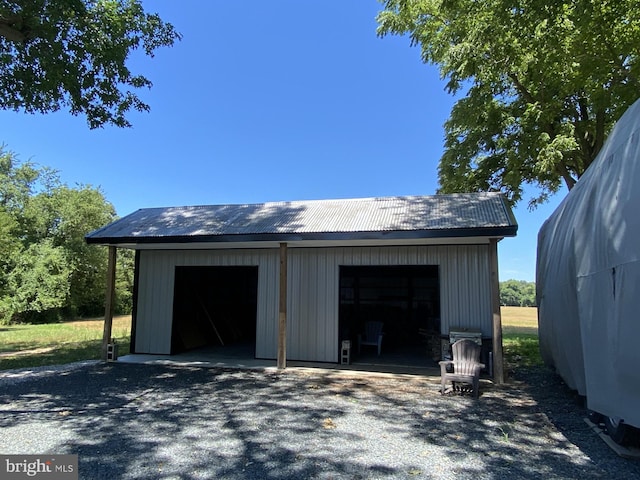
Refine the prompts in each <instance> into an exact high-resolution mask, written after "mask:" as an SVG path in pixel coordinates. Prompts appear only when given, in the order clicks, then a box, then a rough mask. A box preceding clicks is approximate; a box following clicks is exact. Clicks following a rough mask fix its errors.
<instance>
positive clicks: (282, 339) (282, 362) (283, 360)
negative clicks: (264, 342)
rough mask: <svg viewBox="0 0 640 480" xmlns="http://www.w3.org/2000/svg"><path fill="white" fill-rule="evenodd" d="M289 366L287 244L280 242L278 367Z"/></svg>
mask: <svg viewBox="0 0 640 480" xmlns="http://www.w3.org/2000/svg"><path fill="white" fill-rule="evenodd" d="M286 367H287V244H286V243H281V244H280V308H279V314H278V368H279V369H283V368H286Z"/></svg>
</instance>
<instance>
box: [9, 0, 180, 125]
mask: <svg viewBox="0 0 640 480" xmlns="http://www.w3.org/2000/svg"><path fill="white" fill-rule="evenodd" d="M179 38H180V34H178V33H177V32H176V31H175V29H174V27H173V26H172V25H171V24H169V23H165V22H163V21H162V20H161V19H160V17H159V16H158V15H157V14H148V13H145V11H144V9H143V8H142V3H141V1H140V0H56V1H48V0H8V1H3V2H2V3H0V108H4V109H13V110H16V111H18V110H24V111H25V112H29V113H34V112H40V113H47V112H53V111H56V110H59V109H60V108H61V107H68V108H69V110H70V111H71V113H73V114H74V115H77V114H81V113H82V114H84V115H86V117H87V122H88V124H89V126H90V127H91V128H96V127H100V126H103V125H104V124H113V125H116V126H118V127H124V126H130V123H129V121H128V120H127V119H126V117H125V115H126V113H127V112H128V111H130V110H131V109H132V108H133V109H134V110H138V111H147V110H149V106H148V105H147V104H145V103H144V102H143V101H142V100H140V98H138V96H137V95H136V94H135V93H133V92H132V91H131V90H130V89H140V88H143V87H146V88H149V87H151V81H150V80H149V79H148V78H146V77H144V76H142V75H136V74H133V73H132V72H131V71H130V70H129V68H128V67H127V62H126V61H127V59H128V58H129V57H130V55H131V53H132V52H133V51H135V50H136V49H138V48H140V47H142V48H143V50H144V52H145V53H146V54H147V55H149V56H153V53H154V51H155V50H156V49H157V48H159V47H162V46H171V45H173V43H174V42H175V41H176V40H178V39H179Z"/></svg>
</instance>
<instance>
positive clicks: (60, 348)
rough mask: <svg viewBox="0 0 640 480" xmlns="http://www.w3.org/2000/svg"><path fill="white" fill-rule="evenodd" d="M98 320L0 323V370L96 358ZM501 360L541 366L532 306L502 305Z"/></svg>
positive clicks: (124, 325)
mask: <svg viewBox="0 0 640 480" xmlns="http://www.w3.org/2000/svg"><path fill="white" fill-rule="evenodd" d="M103 324H104V321H103V320H102V319H92V320H80V321H74V322H63V323H54V324H44V325H10V326H0V370H7V369H13V368H25V367H37V366H43V365H57V364H63V363H70V362H76V361H80V360H91V359H99V358H100V354H101V345H102V328H103ZM130 328H131V317H130V316H122V317H116V318H114V322H113V337H114V338H115V339H116V342H117V343H118V344H119V354H120V355H125V354H127V353H128V348H129V339H130ZM502 341H503V348H504V361H505V365H506V366H507V368H509V369H514V368H518V367H528V366H537V365H542V359H541V357H540V351H539V348H538V318H537V311H536V309H535V308H527V307H522V308H521V307H502Z"/></svg>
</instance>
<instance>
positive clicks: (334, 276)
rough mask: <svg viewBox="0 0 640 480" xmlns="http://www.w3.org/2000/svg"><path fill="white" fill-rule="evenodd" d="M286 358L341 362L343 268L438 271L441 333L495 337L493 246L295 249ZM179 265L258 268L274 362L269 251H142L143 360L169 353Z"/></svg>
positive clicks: (274, 301)
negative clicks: (468, 331) (459, 330)
mask: <svg viewBox="0 0 640 480" xmlns="http://www.w3.org/2000/svg"><path fill="white" fill-rule="evenodd" d="M288 255H289V258H288V290H289V291H288V295H287V317H288V321H287V358H289V359H292V360H308V361H319V362H337V361H338V337H339V334H338V311H339V280H340V278H339V267H340V266H341V265H344V266H348V265H438V266H439V276H440V298H441V300H440V314H441V332H442V334H447V333H448V332H449V328H450V327H451V326H456V327H468V328H475V329H480V330H481V331H482V334H483V335H484V336H487V337H490V336H491V335H492V314H491V290H490V282H489V278H490V273H489V246H488V245H452V246H398V247H340V248H289V249H288ZM177 265H257V266H258V271H259V273H258V316H257V327H256V328H257V330H256V334H257V340H256V356H257V357H258V358H275V357H276V354H277V339H278V321H277V319H278V295H279V291H278V290H279V254H278V250H277V249H263V250H206V251H193V250H186V251H181V250H176V251H142V252H141V255H140V277H139V280H140V283H139V285H140V287H139V296H138V314H137V325H136V327H137V329H136V351H137V352H138V353H169V350H170V346H171V323H172V313H173V284H174V272H175V267H176V266H177Z"/></svg>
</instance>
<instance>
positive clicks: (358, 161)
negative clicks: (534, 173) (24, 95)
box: [0, 0, 561, 281]
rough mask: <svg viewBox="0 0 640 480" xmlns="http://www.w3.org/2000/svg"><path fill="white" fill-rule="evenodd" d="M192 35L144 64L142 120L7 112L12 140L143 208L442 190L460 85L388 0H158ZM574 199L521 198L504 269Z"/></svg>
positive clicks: (139, 66) (528, 272) (522, 259)
mask: <svg viewBox="0 0 640 480" xmlns="http://www.w3.org/2000/svg"><path fill="white" fill-rule="evenodd" d="M145 7H146V8H147V10H148V11H155V12H158V13H159V14H160V15H161V17H162V18H163V19H164V20H166V21H169V22H171V23H173V24H174V26H175V27H176V28H177V29H178V31H180V32H181V33H182V34H183V36H184V38H183V39H182V41H180V42H178V43H177V44H176V45H175V46H174V47H172V48H169V49H166V48H165V49H162V50H159V51H158V52H157V53H156V56H155V57H154V58H151V59H150V58H147V57H145V56H143V55H142V54H136V55H134V56H133V57H132V58H131V63H130V67H131V69H132V70H133V72H134V73H142V74H145V75H146V76H147V77H148V78H150V79H151V81H152V82H153V84H154V86H153V88H152V89H151V90H143V91H140V92H139V94H140V96H141V98H143V99H144V100H145V101H146V102H147V103H149V104H150V106H151V112H150V113H141V114H132V115H131V117H130V120H131V121H132V123H133V124H134V125H133V128H130V129H117V128H114V127H105V128H103V129H98V130H93V131H92V130H89V129H88V127H87V125H86V121H85V119H84V118H82V117H73V116H72V115H71V114H69V113H67V112H66V111H60V112H57V113H54V114H48V115H29V114H24V113H15V112H8V111H0V131H1V132H2V133H1V134H0V142H3V143H4V144H5V146H6V148H7V149H9V150H11V151H13V152H15V153H17V154H18V155H19V158H20V159H22V160H31V161H33V162H36V163H38V164H41V165H46V166H49V167H52V168H54V169H56V170H58V171H59V172H60V176H61V178H62V179H63V181H65V182H66V183H68V184H69V185H75V184H90V185H93V186H95V187H100V188H101V189H102V190H103V191H104V193H105V196H106V198H107V199H108V200H109V201H110V202H111V203H113V205H114V206H115V208H116V210H117V212H118V214H119V215H121V216H124V215H126V214H128V213H131V212H132V211H134V210H137V209H138V208H143V207H156V206H171V205H199V204H217V203H252V202H265V201H278V200H285V201H286V200H310V199H322V198H354V197H371V196H393V195H429V194H433V193H435V190H436V188H437V165H438V160H439V158H440V156H441V154H442V148H443V147H442V144H443V124H444V122H445V120H446V119H447V117H448V115H449V111H450V109H451V106H452V105H453V102H454V98H452V97H451V96H450V95H448V94H447V93H446V92H445V90H444V82H443V81H442V80H441V79H440V77H439V74H438V71H437V69H436V68H435V67H433V66H427V65H424V64H423V63H422V62H421V61H420V52H419V49H418V48H416V47H413V48H411V47H410V46H409V40H408V39H407V38H399V37H386V38H384V39H380V38H378V37H377V36H376V22H375V17H376V14H377V12H378V11H379V10H380V9H381V5H380V4H379V3H378V2H377V1H375V0H341V1H338V0H333V1H323V2H320V1H318V0H307V1H300V0H276V1H273V2H265V1H261V0H244V1H242V2H222V1H207V2H202V1H196V0H185V1H181V2H176V1H175V0H153V1H150V0H148V1H146V2H145ZM560 200H561V198H560V196H556V197H555V198H554V199H552V201H551V202H550V203H548V204H547V205H545V206H543V207H541V208H538V210H536V211H535V212H533V213H532V212H529V211H528V210H527V208H526V204H524V203H523V204H522V205H519V206H518V207H517V208H516V210H515V215H516V218H517V220H518V222H519V225H520V227H519V232H518V237H517V238H515V239H511V238H507V239H505V240H503V241H502V242H500V244H499V261H500V279H501V280H507V279H509V278H515V279H520V280H529V281H532V280H534V279H535V254H536V236H537V232H538V229H539V228H540V226H541V224H542V222H543V221H544V220H545V219H546V218H547V217H548V216H549V214H550V213H551V212H552V211H553V209H554V208H555V207H556V206H557V204H558V203H559V201H560Z"/></svg>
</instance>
